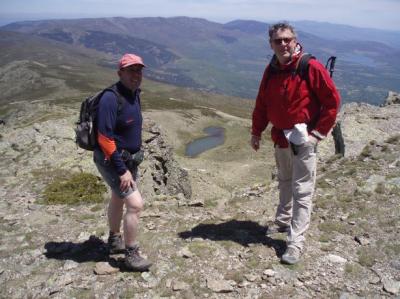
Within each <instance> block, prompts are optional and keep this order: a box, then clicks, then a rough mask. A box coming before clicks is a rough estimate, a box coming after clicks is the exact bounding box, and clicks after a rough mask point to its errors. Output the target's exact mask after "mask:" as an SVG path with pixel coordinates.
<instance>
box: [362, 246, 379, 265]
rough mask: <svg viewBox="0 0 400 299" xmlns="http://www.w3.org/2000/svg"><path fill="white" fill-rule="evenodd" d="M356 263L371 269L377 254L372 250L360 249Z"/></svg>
mask: <svg viewBox="0 0 400 299" xmlns="http://www.w3.org/2000/svg"><path fill="white" fill-rule="evenodd" d="M357 253H358V262H359V263H360V265H362V266H364V267H372V266H373V265H374V264H375V263H376V259H377V257H378V253H377V251H376V249H374V248H368V247H364V248H360V249H359V250H358V252H357Z"/></svg>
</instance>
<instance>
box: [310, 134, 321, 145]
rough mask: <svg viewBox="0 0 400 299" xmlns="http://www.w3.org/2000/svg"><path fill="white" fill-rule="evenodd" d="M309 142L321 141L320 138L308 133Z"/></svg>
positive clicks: (315, 143) (316, 142)
mask: <svg viewBox="0 0 400 299" xmlns="http://www.w3.org/2000/svg"><path fill="white" fill-rule="evenodd" d="M308 142H310V143H311V144H314V145H317V144H318V142H319V139H318V138H317V137H314V136H313V135H311V134H310V135H308Z"/></svg>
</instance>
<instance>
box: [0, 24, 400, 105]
mask: <svg viewBox="0 0 400 299" xmlns="http://www.w3.org/2000/svg"><path fill="white" fill-rule="evenodd" d="M294 25H295V26H296V27H297V28H298V29H299V32H298V33H299V40H300V42H301V43H302V45H303V46H304V48H305V50H306V51H307V52H310V53H312V54H313V55H315V56H316V57H317V58H319V59H320V60H321V62H325V61H326V59H327V58H328V57H329V56H331V55H335V56H337V57H338V60H337V64H336V71H335V73H334V79H335V81H336V82H337V85H338V87H339V89H340V91H341V94H342V96H343V99H344V101H358V102H361V101H362V102H369V103H373V104H379V103H381V102H382V101H383V99H384V97H385V96H386V94H387V91H388V90H398V88H399V86H400V33H399V32H391V31H383V30H374V29H361V28H356V27H350V26H343V25H334V24H326V23H310V22H295V23H294ZM0 30H2V31H13V32H19V33H22V34H24V35H26V34H27V35H29V36H30V37H31V38H32V37H33V36H37V37H40V38H41V41H42V42H43V47H46V43H45V42H44V41H45V40H53V41H57V42H58V45H63V44H64V45H65V51H67V49H70V50H71V51H72V49H76V50H77V51H78V49H81V50H82V48H83V49H85V48H86V49H91V50H94V52H95V53H97V54H96V55H95V56H97V57H98V58H99V59H97V64H98V65H100V66H112V67H115V63H116V61H117V59H118V57H119V56H120V55H121V54H123V53H126V52H134V53H138V54H139V55H141V56H143V58H144V60H145V63H146V64H147V65H148V68H147V69H146V76H148V77H149V78H151V79H154V80H158V81H162V82H168V83H172V84H175V85H179V86H188V87H193V88H197V89H201V90H206V91H212V92H218V93H224V94H228V95H235V96H241V97H247V98H254V97H255V96H256V93H257V89H258V86H259V81H260V79H261V76H262V73H263V70H264V68H265V66H266V64H267V63H268V61H269V59H270V57H271V56H272V52H271V50H270V48H269V44H268V37H267V30H268V24H267V23H262V22H257V21H249V20H236V21H233V22H229V23H226V24H219V23H215V22H210V21H207V20H204V19H198V18H188V17H175V18H132V19H128V18H99V19H78V20H45V21H29V22H17V23H12V24H9V25H6V26H3V27H1V28H0ZM2 36H3V35H1V36H0V38H1V39H2V38H3V37H2ZM1 39H0V45H2V46H1V52H2V53H1V54H0V63H1V62H2V61H3V60H4V57H7V55H11V54H7V53H4V48H3V46H4V45H5V44H6V43H7V42H4V40H1ZM67 45H68V47H67ZM20 46H21V47H24V40H23V39H22V40H21V45H20ZM31 55H35V53H31ZM24 59H28V60H29V59H30V57H29V55H27V56H26V57H25V58H24ZM67 62H68V61H65V63H67Z"/></svg>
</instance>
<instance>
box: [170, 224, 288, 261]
mask: <svg viewBox="0 0 400 299" xmlns="http://www.w3.org/2000/svg"><path fill="white" fill-rule="evenodd" d="M266 231H267V227H265V226H261V225H259V224H258V223H257V222H254V221H239V220H230V221H228V222H223V223H217V224H199V225H197V226H196V227H194V228H192V229H191V230H190V231H184V232H180V233H179V234H178V235H179V237H181V238H182V239H192V238H202V239H209V240H213V241H233V242H236V243H239V244H241V245H243V246H246V247H247V246H249V244H255V243H259V244H263V245H266V246H269V247H272V248H274V249H275V251H276V254H277V255H278V256H281V255H282V254H283V252H284V251H285V249H286V242H285V241H283V240H278V239H272V238H270V237H267V236H266V235H265V233H266Z"/></svg>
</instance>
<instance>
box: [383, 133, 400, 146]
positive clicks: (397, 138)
mask: <svg viewBox="0 0 400 299" xmlns="http://www.w3.org/2000/svg"><path fill="white" fill-rule="evenodd" d="M385 142H386V143H390V144H400V134H398V135H395V136H391V137H389V138H388V139H386V140H385Z"/></svg>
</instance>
